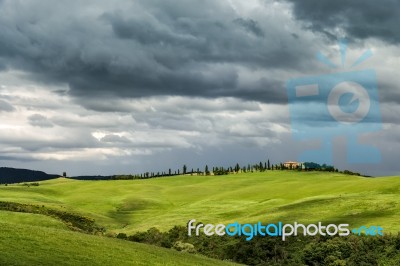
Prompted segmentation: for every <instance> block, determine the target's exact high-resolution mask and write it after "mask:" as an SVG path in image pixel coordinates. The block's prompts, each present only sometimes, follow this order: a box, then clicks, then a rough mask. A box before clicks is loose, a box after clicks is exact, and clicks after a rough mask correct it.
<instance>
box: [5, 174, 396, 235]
mask: <svg viewBox="0 0 400 266" xmlns="http://www.w3.org/2000/svg"><path fill="white" fill-rule="evenodd" d="M399 195H400V178H398V177H384V178H365V177H358V176H349V175H343V174H340V173H324V172H297V171H268V172H262V173H260V172H257V173H244V174H236V175H226V176H177V177H168V178H156V179H147V180H127V181H76V180H69V179H56V180H51V181H45V182H40V186H38V187H26V186H21V185H9V186H2V187H0V200H1V201H12V202H20V203H30V204H38V205H45V206H48V207H51V208H57V209H62V210H66V211H70V212H77V213H80V214H83V215H85V216H89V217H92V218H94V219H95V220H96V222H97V223H98V224H100V225H102V226H105V227H106V229H107V231H108V232H115V233H117V232H125V233H127V234H129V233H133V232H135V231H144V230H147V229H149V228H150V227H153V226H154V227H157V228H159V229H161V230H168V229H169V228H171V227H172V226H174V225H185V224H186V223H187V221H188V220H190V219H196V220H197V221H202V222H206V223H229V222H234V221H239V222H255V221H258V220H260V221H264V222H269V221H270V222H272V221H278V220H282V221H283V222H294V221H298V222H303V223H311V222H318V221H321V222H323V223H328V222H337V223H339V222H345V223H350V225H351V226H360V225H364V224H365V225H380V226H382V227H383V228H384V232H397V231H400V224H399V223H398V221H399V220H400V197H399ZM15 219H17V218H15Z"/></svg>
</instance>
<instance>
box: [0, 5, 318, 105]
mask: <svg viewBox="0 0 400 266" xmlns="http://www.w3.org/2000/svg"><path fill="white" fill-rule="evenodd" d="M125 3H126V2H123V1H115V2H114V5H112V6H113V8H110V5H108V4H103V5H104V7H102V6H101V5H99V6H98V10H97V12H93V11H92V10H90V9H89V7H90V4H86V5H85V4H82V3H80V4H78V2H75V1H72V2H71V3H68V4H67V3H57V4H55V3H54V2H53V1H42V2H41V5H40V6H42V5H46V8H45V10H47V11H46V14H44V11H43V10H41V9H40V6H39V7H33V5H36V3H34V2H27V3H25V4H24V5H23V6H22V5H21V4H18V3H15V4H11V2H5V3H4V4H3V8H2V10H1V11H0V17H1V19H0V23H1V27H0V34H1V35H2V36H3V38H1V39H0V57H2V58H3V60H4V62H5V63H6V64H7V65H8V66H9V67H11V68H17V69H22V70H24V71H27V72H28V73H30V75H31V78H32V79H36V80H39V81H44V82H55V83H67V84H68V85H69V87H70V90H69V93H70V94H71V95H74V96H75V97H76V98H81V99H83V98H86V99H88V98H93V97H95V98H107V99H109V98H111V97H148V96H154V95H182V96H199V97H208V98H213V97H221V96H223V97H225V96H228V97H238V98H244V99H250V100H257V101H262V102H281V103H283V102H285V100H286V99H285V94H284V87H283V84H284V81H283V80H280V79H279V78H277V81H276V82H275V81H274V82H273V83H274V84H273V85H272V86H275V85H276V84H279V89H278V90H276V89H275V88H274V87H272V86H270V85H271V84H269V83H266V82H265V81H263V80H262V79H261V78H258V80H259V81H258V83H257V82H256V83H251V84H250V83H243V82H240V73H239V72H238V70H237V67H239V66H240V67H245V68H248V69H294V68H307V63H306V62H307V61H306V60H305V59H306V58H307V59H308V58H310V57H311V51H310V49H309V44H308V43H307V42H306V41H304V40H303V41H302V40H298V43H297V45H296V46H293V45H292V40H293V36H292V34H293V32H286V31H282V30H281V28H280V26H279V24H280V23H279V20H280V19H281V20H284V19H285V18H283V17H282V18H281V17H279V16H276V17H274V21H273V22H274V23H272V19H269V20H268V18H264V17H259V18H251V19H249V18H240V17H239V18H238V14H237V13H236V12H235V11H234V10H233V9H232V8H230V7H229V5H228V4H227V3H222V2H221V3H220V2H217V1H204V2H202V4H201V5H200V6H199V7H198V10H196V12H193V11H194V9H193V8H194V6H193V5H194V4H193V3H189V2H187V1H172V2H168V3H166V2H164V1H137V2H135V3H134V4H132V5H133V7H126V8H125V5H126V4H125ZM205 6H206V7H207V8H204V7H205ZM177 7H179V8H177ZM17 9H18V12H17ZM31 9H33V10H34V11H35V12H31ZM211 10H212V11H211ZM210 12H211V13H210ZM67 18H68V19H67ZM249 32H250V33H251V34H250V35H249ZM263 35H264V38H259V37H260V36H263ZM215 67H219V68H221V69H220V70H218V71H216V70H215V69H214V68H215ZM259 84H264V86H260V85H259ZM80 102H81V103H82V104H84V105H85V103H86V102H85V101H84V100H83V101H80ZM89 107H90V106H89Z"/></svg>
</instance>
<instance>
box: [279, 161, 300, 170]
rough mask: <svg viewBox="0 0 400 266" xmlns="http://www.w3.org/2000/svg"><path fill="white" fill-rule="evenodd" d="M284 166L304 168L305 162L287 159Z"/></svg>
mask: <svg viewBox="0 0 400 266" xmlns="http://www.w3.org/2000/svg"><path fill="white" fill-rule="evenodd" d="M283 166H284V167H285V168H288V169H296V168H300V167H301V168H303V163H299V162H293V161H287V162H284V163H283Z"/></svg>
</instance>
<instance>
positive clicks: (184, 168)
mask: <svg viewBox="0 0 400 266" xmlns="http://www.w3.org/2000/svg"><path fill="white" fill-rule="evenodd" d="M182 170H183V174H184V175H186V170H187V168H186V164H184V165H183V169H182Z"/></svg>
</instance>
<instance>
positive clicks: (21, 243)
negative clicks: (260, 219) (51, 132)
mask: <svg viewBox="0 0 400 266" xmlns="http://www.w3.org/2000/svg"><path fill="white" fill-rule="evenodd" d="M4 215H6V216H4ZM24 215H25V216H26V217H25V220H28V224H29V223H32V222H34V221H36V222H38V225H39V224H41V225H42V226H38V225H37V226H35V225H27V224H26V223H25V222H23V219H22V218H21V217H16V216H14V217H11V216H12V215H9V214H4V213H3V212H0V216H1V217H4V218H7V219H10V220H8V221H6V222H3V220H2V222H0V228H1V230H0V265H8V266H11V265H18V266H21V265H27V266H28V265H29V266H32V265H118V266H119V265H204V266H206V265H210V266H211V265H233V264H231V263H228V262H224V261H218V260H213V259H209V258H206V257H203V256H199V255H192V254H185V253H180V252H178V251H172V250H168V249H164V248H158V247H154V246H150V245H144V244H139V243H133V242H128V241H123V240H118V239H114V238H107V237H101V236H94V235H87V234H82V233H77V232H72V231H66V230H63V229H58V228H56V227H57V226H54V225H53V226H50V227H43V226H48V225H49V224H48V223H49V220H50V218H48V219H47V218H38V217H34V218H32V217H29V216H32V215H31V214H24ZM17 216H19V215H17ZM16 221H18V223H14V222H16ZM43 221H45V224H43ZM21 222H23V223H22V224H21Z"/></svg>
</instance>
